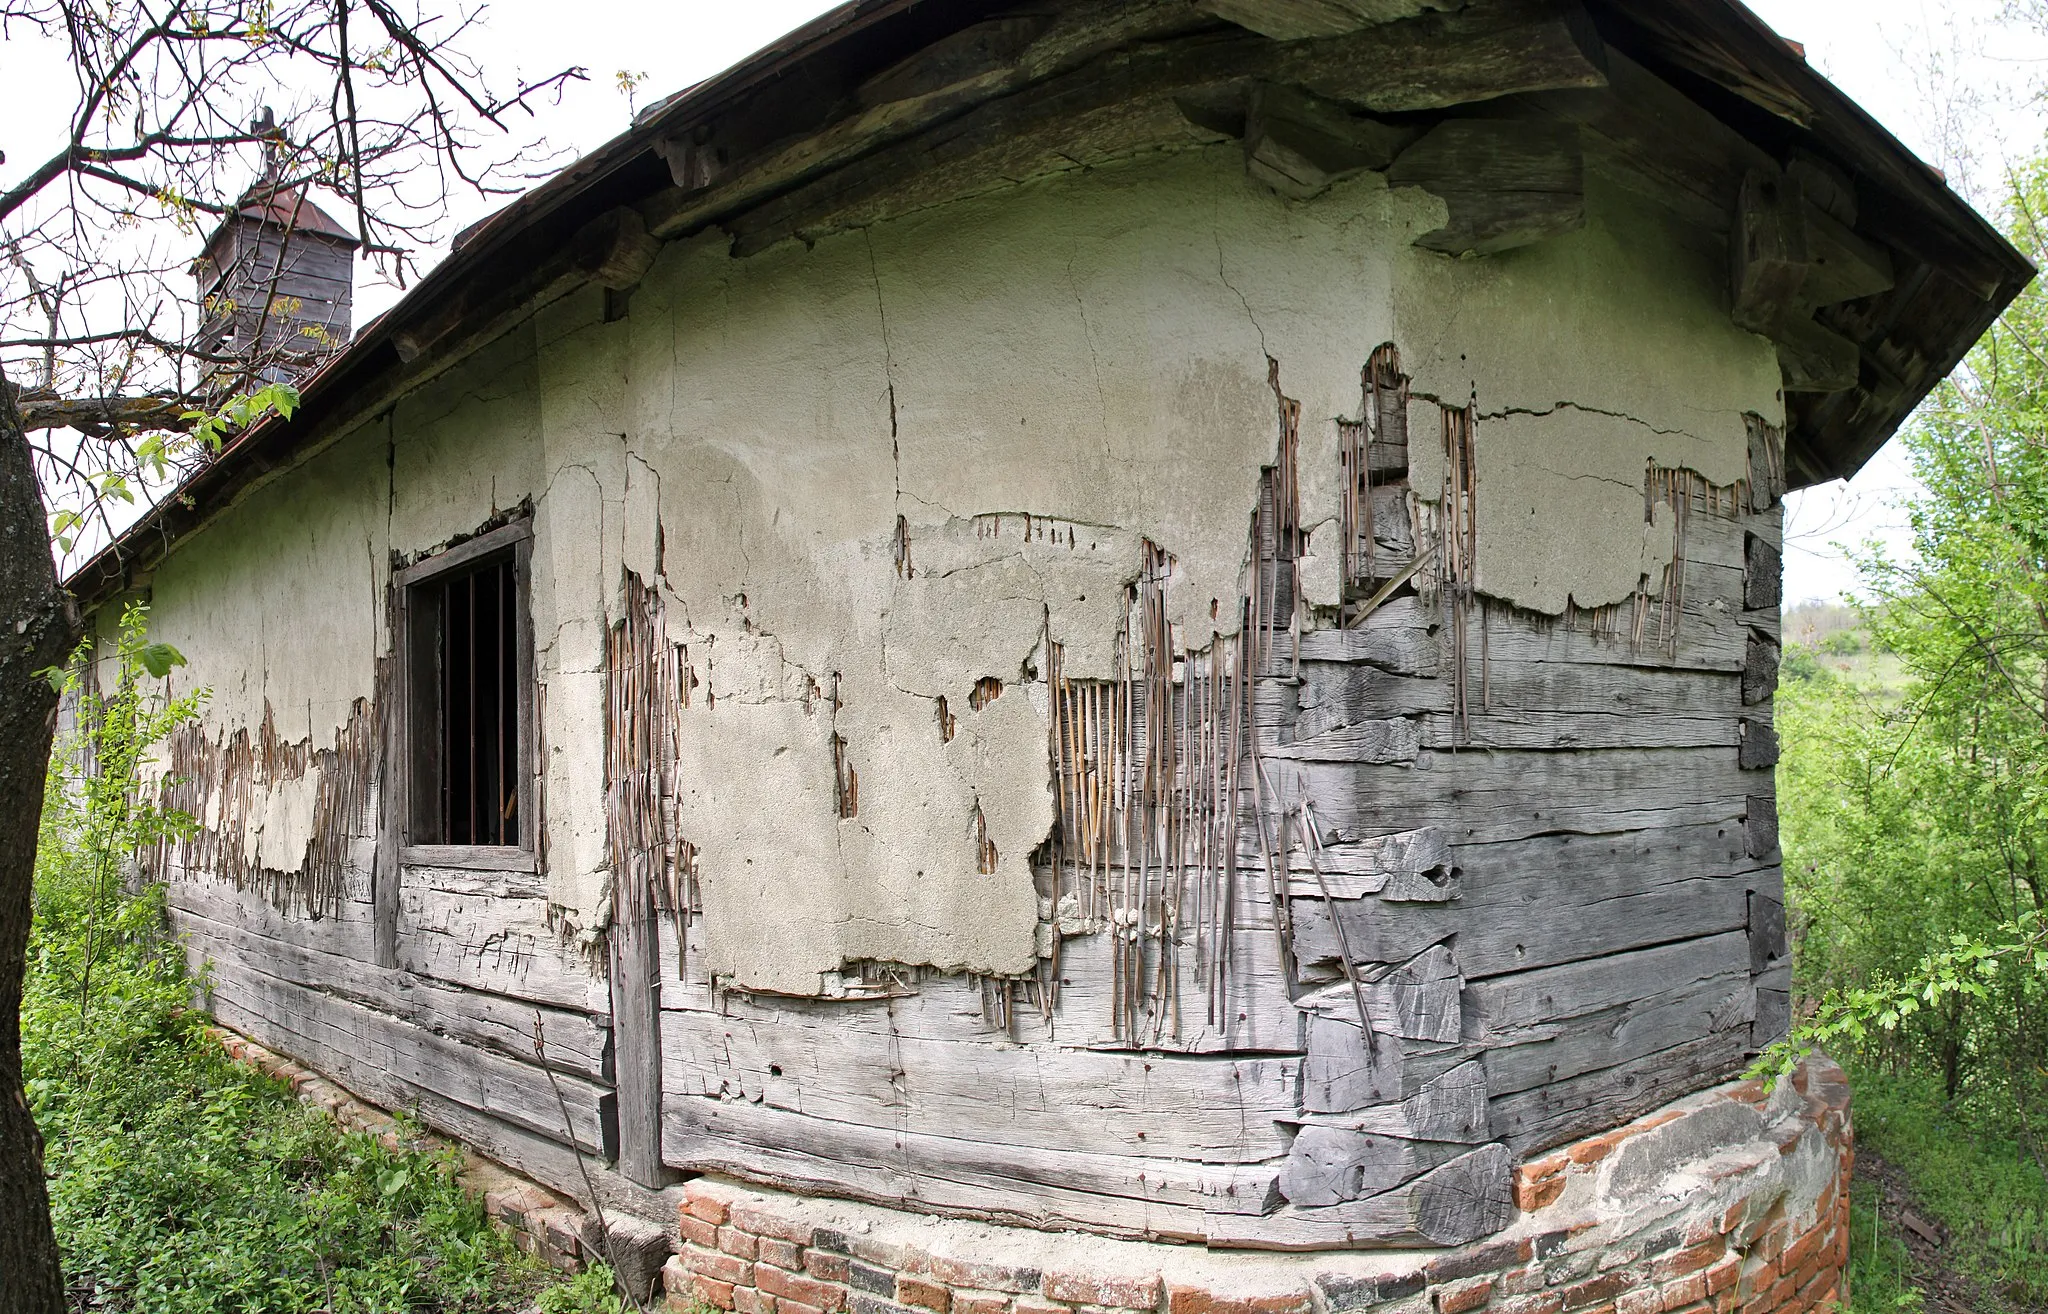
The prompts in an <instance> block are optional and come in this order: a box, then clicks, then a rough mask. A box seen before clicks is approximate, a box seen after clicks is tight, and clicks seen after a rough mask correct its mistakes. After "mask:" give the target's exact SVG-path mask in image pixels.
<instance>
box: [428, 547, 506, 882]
mask: <svg viewBox="0 0 2048 1314" xmlns="http://www.w3.org/2000/svg"><path fill="white" fill-rule="evenodd" d="M520 567H521V562H520V560H519V554H518V552H517V550H516V549H510V548H508V549H506V550H503V551H499V552H495V553H492V554H491V555H489V556H486V557H483V558H481V559H480V560H477V561H474V562H467V563H464V564H463V565H461V566H459V567H454V568H451V569H450V570H448V571H447V572H445V573H441V574H436V575H433V576H431V577H429V578H427V579H425V580H423V581H421V582H419V583H416V584H413V585H412V586H411V587H410V590H409V595H408V598H407V613H408V617H409V624H410V629H411V634H410V645H409V646H410V649H411V654H410V656H411V666H412V671H411V675H412V678H411V681H410V686H411V699H410V702H411V707H410V709H409V711H410V720H411V726H410V733H409V738H410V739H411V740H412V756H413V771H412V781H411V790H410V793H411V812H412V817H411V822H412V824H411V827H410V830H411V841H412V842H413V843H415V844H461V845H505V846H518V845H520V844H522V843H523V837H524V835H525V833H526V830H527V827H526V819H525V818H524V817H523V816H521V815H520V808H521V800H520V796H521V793H522V790H521V785H522V777H523V774H524V773H523V772H522V771H521V769H520V764H521V763H522V762H523V761H524V760H525V758H524V755H523V752H522V747H523V745H522V743H521V741H522V738H523V735H522V727H521V720H522V717H521V714H520V711H521V709H520V698H519V692H520V674H519V672H520V666H521V662H520V635H521V608H522V605H523V601H524V599H523V589H522V584H523V580H522V575H523V573H524V572H523V571H522V570H521V568H520Z"/></svg>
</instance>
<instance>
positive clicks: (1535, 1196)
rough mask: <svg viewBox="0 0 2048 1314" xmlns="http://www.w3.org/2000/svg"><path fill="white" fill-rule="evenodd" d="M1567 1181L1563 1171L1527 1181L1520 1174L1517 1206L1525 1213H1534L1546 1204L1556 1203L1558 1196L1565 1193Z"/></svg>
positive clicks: (1517, 1183) (1516, 1192) (1516, 1185)
mask: <svg viewBox="0 0 2048 1314" xmlns="http://www.w3.org/2000/svg"><path fill="white" fill-rule="evenodd" d="M1566 1181H1567V1179H1566V1177H1565V1175H1564V1174H1563V1173H1557V1174H1554V1175H1552V1176H1550V1177H1538V1178H1533V1179H1530V1180H1526V1181H1525V1180H1524V1179H1522V1178H1521V1177H1519V1176H1518V1177H1516V1178H1515V1208H1517V1209H1520V1210H1522V1211H1523V1212H1524V1213H1533V1212H1535V1211H1536V1210H1538V1209H1541V1208H1543V1207H1544V1206H1546V1205H1549V1204H1553V1203H1555V1202H1556V1200H1557V1197H1559V1196H1561V1195H1563V1194H1564V1188H1565V1185H1566Z"/></svg>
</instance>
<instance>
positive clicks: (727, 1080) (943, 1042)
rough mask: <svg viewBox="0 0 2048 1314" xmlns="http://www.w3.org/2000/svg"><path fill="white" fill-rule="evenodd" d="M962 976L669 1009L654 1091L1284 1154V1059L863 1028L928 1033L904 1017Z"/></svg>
mask: <svg viewBox="0 0 2048 1314" xmlns="http://www.w3.org/2000/svg"><path fill="white" fill-rule="evenodd" d="M961 985H962V982H961V981H960V980H959V979H958V978H948V979H940V980H934V981H930V982H927V983H926V986H925V988H924V990H923V991H921V992H920V994H919V995H918V996H916V997H913V998H906V999H896V1000H883V1001H875V1002H872V1003H850V1002H841V1003H836V1004H832V1003H827V1004H819V1005H817V1006H798V1005H796V1004H795V1001H788V1003H789V1005H790V1006H788V1007H783V1006H781V1005H780V1002H779V1001H778V1002H769V1001H762V1002H760V1003H757V1004H756V1005H754V1006H753V1007H752V1008H749V1009H747V1010H746V1011H747V1012H748V1013H749V1014H759V1015H758V1016H754V1015H748V1016H731V1015H719V1014H713V1013H705V1012H700V1011H694V1010H692V1011H687V1012H676V1011H670V1012H667V1013H665V1014H664V1016H663V1027H662V1041H663V1045H664V1047H665V1049H666V1068H667V1072H666V1075H665V1077H664V1081H663V1087H664V1089H665V1090H666V1091H668V1092H669V1098H670V1099H671V1100H674V1099H677V1098H684V1097H692V1096H718V1095H723V1096H725V1097H727V1098H735V1099H745V1100H750V1101H759V1102H761V1103H763V1104H765V1105H767V1106H769V1107H773V1108H782V1109H789V1110H792V1111H797V1112H806V1113H811V1114H814V1115H816V1116H820V1117H827V1118H832V1119H835V1120H837V1121H841V1122H848V1123H865V1124H867V1125H870V1126H876V1127H889V1128H895V1129H898V1130H906V1131H914V1132H921V1133H926V1134H930V1135H935V1136H969V1135H972V1136H980V1137H986V1138H992V1139H996V1140H1000V1141H1005V1142H1008V1143H1013V1144H1019V1145H1029V1146H1033V1147H1036V1148H1039V1149H1047V1150H1074V1151H1080V1152H1087V1153H1102V1154H1111V1155H1125V1156H1134V1157H1139V1158H1175V1157H1183V1156H1186V1157H1197V1158H1201V1159H1204V1160H1207V1161H1209V1162H1220V1163H1256V1162H1259V1161H1262V1160H1266V1159H1272V1158H1276V1157H1278V1156H1281V1155H1284V1154H1285V1153H1286V1152H1287V1138H1286V1136H1285V1135H1284V1134H1283V1133H1282V1132H1281V1130H1280V1125H1279V1124H1280V1120H1282V1119H1285V1118H1291V1117H1293V1116H1294V1115H1295V1114H1296V1112H1297V1111H1298V1108H1299V1103H1298V1100H1297V1096H1296V1088H1297V1086H1298V1083H1299V1080H1300V1068H1301V1064H1300V1060H1298V1059H1296V1058H1292V1057H1285V1056H1243V1057H1218V1058H1191V1057H1182V1056H1175V1055H1167V1054H1159V1053H1147V1054H1130V1053H1119V1052H1111V1051H1102V1050H1091V1049H1071V1048H1067V1047H1065V1046H1063V1045H1057V1044H1046V1045H1044V1046H1043V1047H1042V1048H1041V1047H1039V1046H1037V1045H1034V1046H1033V1048H1032V1049H1031V1050H1029V1051H1026V1050H1021V1049H1019V1048H1017V1047H1016V1043H1015V1042H1014V1041H1012V1040H1011V1039H1009V1038H1008V1037H1006V1036H1005V1035H1004V1034H1003V1033H1001V1032H991V1031H987V1030H985V1029H984V1030H982V1031H981V1032H980V1033H979V1034H975V1035H962V1036H961V1037H959V1038H956V1039H941V1038H938V1037H934V1036H929V1035H926V1036H919V1035H915V1034H903V1033H902V1032H891V1031H890V1030H889V1029H888V1028H887V1027H886V1026H883V1027H876V1026H872V1025H870V1023H871V1022H872V1021H873V1019H874V1017H875V1015H882V1016H883V1017H885V1018H886V1017H888V1016H891V1015H894V1016H898V1017H904V1019H905V1029H906V1030H918V1029H925V1028H921V1027H919V1026H918V1020H919V1019H917V1018H913V1017H908V1016H906V1015H908V1014H912V1013H917V1012H923V1011H925V1010H927V1009H929V1008H931V1007H932V1006H933V1005H934V1004H935V1002H936V999H937V997H939V996H944V995H948V994H955V993H957V994H958V995H959V999H958V1001H957V1002H961V1003H964V1002H966V1001H965V997H964V992H963V991H960V986H961ZM977 1002H978V1001H977ZM977 1011H978V1010H977ZM1065 1011H1067V1006H1066V1005H1065V1004H1063V1006H1062V1012H1063V1013H1064V1012H1065ZM1064 1021H1065V1019H1064V1018H1062V1022H1063V1023H1064ZM975 1022H976V1023H979V1019H978V1018H977V1019H975ZM984 1025H985V1024H984ZM1066 1033H1067V1028H1066V1027H1065V1026H1064V1025H1063V1026H1062V1027H1061V1029H1060V1035H1061V1036H1062V1037H1064V1036H1065V1035H1066Z"/></svg>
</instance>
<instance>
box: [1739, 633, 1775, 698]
mask: <svg viewBox="0 0 2048 1314" xmlns="http://www.w3.org/2000/svg"><path fill="white" fill-rule="evenodd" d="M1777 691H1778V644H1777V641H1776V640H1775V639H1773V638H1771V637H1770V636H1769V635H1768V634H1763V633H1760V632H1759V631H1757V630H1754V629H1752V630H1750V631H1749V643H1748V646H1747V648H1745V650H1744V652H1743V657H1742V705H1743V706H1744V707H1754V706H1756V705H1757V704H1758V703H1761V702H1766V701H1768V700H1769V699H1770V697H1771V696H1772V695H1773V694H1775V693H1777Z"/></svg>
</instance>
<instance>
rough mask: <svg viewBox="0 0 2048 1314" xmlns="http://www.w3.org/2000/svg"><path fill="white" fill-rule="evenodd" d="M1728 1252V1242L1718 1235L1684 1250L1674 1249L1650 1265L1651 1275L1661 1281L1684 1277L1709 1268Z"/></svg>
mask: <svg viewBox="0 0 2048 1314" xmlns="http://www.w3.org/2000/svg"><path fill="white" fill-rule="evenodd" d="M1727 1253H1728V1242H1727V1241H1726V1239H1724V1238H1722V1237H1719V1236H1716V1237H1714V1238H1712V1239H1711V1240H1707V1241H1701V1242H1699V1243H1698V1244H1696V1245H1690V1246H1687V1247H1686V1248H1685V1249H1683V1250H1674V1251H1672V1252H1671V1253H1670V1254H1668V1255H1666V1256H1664V1257H1663V1258H1662V1259H1659V1260H1658V1261H1657V1262H1656V1263H1654V1264H1652V1265H1650V1276H1651V1277H1652V1278H1653V1279H1655V1280H1657V1281H1660V1282H1661V1281H1665V1280H1667V1279H1669V1278H1680V1277H1684V1276H1685V1275H1686V1274H1688V1273H1697V1272H1699V1271H1700V1270H1701V1269H1704V1268H1707V1267H1708V1266H1710V1265H1711V1264H1713V1262H1714V1261H1715V1260H1717V1259H1719V1258H1721V1256H1723V1255H1725V1254H1727Z"/></svg>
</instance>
